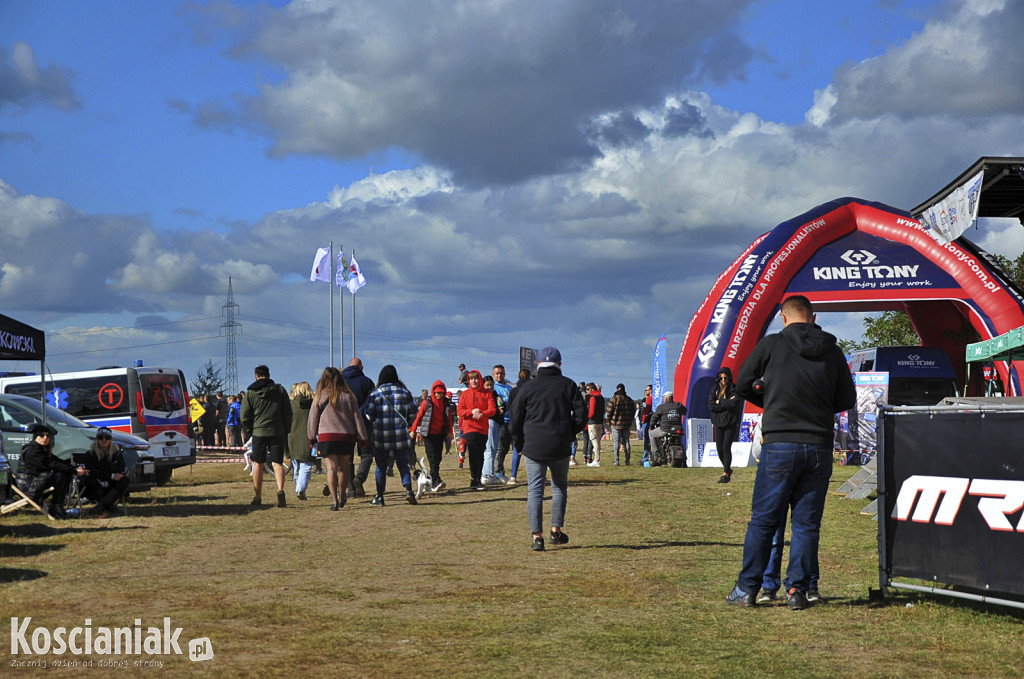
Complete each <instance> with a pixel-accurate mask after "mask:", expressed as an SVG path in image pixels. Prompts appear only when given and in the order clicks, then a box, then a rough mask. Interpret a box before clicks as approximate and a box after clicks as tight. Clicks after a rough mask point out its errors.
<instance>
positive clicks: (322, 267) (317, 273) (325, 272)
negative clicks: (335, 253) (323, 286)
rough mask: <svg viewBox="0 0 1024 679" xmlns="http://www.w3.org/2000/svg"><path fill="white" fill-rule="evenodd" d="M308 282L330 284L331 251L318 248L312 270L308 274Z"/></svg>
mask: <svg viewBox="0 0 1024 679" xmlns="http://www.w3.org/2000/svg"><path fill="white" fill-rule="evenodd" d="M309 280H310V282H313V281H324V282H326V283H330V282H331V249H330V248H318V249H317V251H316V257H315V258H314V259H313V270H312V271H311V272H310V273H309Z"/></svg>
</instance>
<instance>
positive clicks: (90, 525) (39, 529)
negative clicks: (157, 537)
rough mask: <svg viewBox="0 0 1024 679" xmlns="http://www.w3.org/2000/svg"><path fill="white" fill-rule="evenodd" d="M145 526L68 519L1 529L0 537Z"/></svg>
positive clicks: (129, 528) (126, 528)
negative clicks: (113, 524) (112, 524)
mask: <svg viewBox="0 0 1024 679" xmlns="http://www.w3.org/2000/svg"><path fill="white" fill-rule="evenodd" d="M145 529H146V527H145V526H111V525H109V524H105V523H99V521H98V520H92V519H68V520H66V521H61V522H60V523H26V524H22V525H20V526H2V527H0V537H10V538H50V537H54V536H55V535H69V534H72V533H99V532H105V531H114V530H145Z"/></svg>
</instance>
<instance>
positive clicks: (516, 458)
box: [509, 446, 523, 478]
mask: <svg viewBox="0 0 1024 679" xmlns="http://www.w3.org/2000/svg"><path fill="white" fill-rule="evenodd" d="M522 457H523V456H522V455H520V454H519V451H518V450H516V448H515V446H512V469H511V471H512V473H511V474H509V476H511V477H512V478H515V477H516V472H518V471H519V460H520V459H522Z"/></svg>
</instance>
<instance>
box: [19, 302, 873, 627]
mask: <svg viewBox="0 0 1024 679" xmlns="http://www.w3.org/2000/svg"><path fill="white" fill-rule="evenodd" d="M780 316H781V317H782V321H783V330H782V332H780V333H777V334H774V335H768V336H766V337H764V338H763V339H762V340H761V341H760V342H759V343H758V344H757V346H756V347H755V349H754V350H753V352H752V353H751V355H750V356H749V357H748V358H747V360H746V361H745V362H744V363H743V365H742V366H741V367H740V370H739V373H738V376H737V378H736V380H735V381H734V380H733V375H732V371H731V370H730V369H729V368H728V367H723V368H722V369H721V370H719V371H718V374H717V375H716V379H715V384H714V386H713V387H712V388H711V390H710V392H709V394H708V410H709V411H710V413H711V420H712V423H713V426H714V438H715V443H716V448H717V450H718V455H719V458H720V460H721V463H722V466H723V473H722V476H721V477H720V478H719V483H729V482H730V480H731V477H732V473H733V470H732V456H731V449H732V445H733V443H734V442H735V441H736V439H737V434H738V429H739V424H740V421H741V418H742V412H743V403H744V401H749V402H751V403H753V404H755V405H756V406H758V407H761V408H763V410H764V415H763V417H762V419H761V424H760V431H761V435H760V437H758V440H757V441H755V446H758V447H759V448H760V456H759V464H758V468H757V476H756V479H755V485H754V491H753V498H752V503H751V518H750V522H749V524H748V527H747V532H746V537H745V541H744V546H743V563H742V567H741V570H740V573H739V576H738V578H737V581H736V585H735V587H734V589H733V591H732V592H731V593H730V594H729V595H728V597H727V598H726V602H727V603H729V604H734V605H740V606H754V605H756V604H758V603H766V602H770V601H773V600H774V599H775V598H776V597H777V591H778V589H779V587H780V586H784V587H785V590H786V597H787V601H788V603H789V607H790V608H791V609H793V610H802V609H804V608H806V607H808V606H809V605H810V604H811V603H813V602H815V601H819V600H820V594H819V593H818V579H819V575H820V574H819V571H818V556H817V554H818V541H819V533H820V525H821V517H822V512H823V508H824V501H825V494H826V492H827V490H828V483H829V479H830V477H831V472H832V435H833V416H834V414H835V413H838V412H841V411H843V410H846V409H849V408H852V407H853V406H854V403H855V400H856V393H855V390H854V387H853V380H852V377H851V374H850V370H849V367H848V366H847V364H846V361H845V358H844V357H843V355H842V352H841V351H840V350H839V348H838V347H837V345H836V341H835V337H834V336H832V335H830V334H829V333H826V332H824V331H823V330H822V329H821V328H820V327H819V326H817V325H816V324H815V322H814V321H815V317H814V314H813V312H812V309H811V304H810V302H809V301H808V300H807V299H806V298H804V297H802V296H799V295H794V296H792V297H789V298H787V299H786V300H785V301H784V302H783V304H782V307H781V312H780ZM561 366H562V357H561V353H560V352H559V351H558V349H557V348H555V347H546V348H544V349H543V350H541V351H540V353H539V355H538V363H537V374H536V375H531V374H530V373H529V372H528V371H526V370H522V371H520V373H519V376H518V377H519V379H518V381H517V382H516V384H515V385H513V384H511V383H510V382H508V381H507V380H506V371H505V367H504V366H502V365H500V364H499V365H495V366H494V367H493V368H492V370H491V374H490V375H487V376H484V375H483V374H482V373H481V372H480V371H479V370H467V369H466V366H465V364H460V366H459V371H460V372H459V377H458V382H459V384H460V385H463V387H464V388H463V389H461V390H460V393H459V395H458V398H457V399H453V398H452V396H453V394H452V393H451V392H449V391H448V389H447V388H446V386H445V383H444V382H443V381H442V380H437V381H435V382H434V383H433V384H432V385H431V388H430V389H429V390H426V389H424V390H423V391H422V392H421V394H420V396H419V398H415V397H414V396H413V394H412V393H411V392H410V390H409V389H408V388H407V387H406V385H405V384H404V383H403V382H402V380H401V379H400V378H399V375H398V371H397V369H396V368H395V366H393V365H385V366H384V367H383V368H382V369H381V370H380V373H379V375H378V377H377V381H376V383H374V381H373V380H371V379H370V378H368V377H367V376H366V375H365V374H363V364H362V361H361V360H360V359H358V358H353V359H352V361H351V362H350V364H349V366H348V367H346V368H345V370H343V371H342V370H338V369H337V368H334V367H331V366H328V367H327V368H325V369H324V370H323V372H322V374H321V376H320V379H319V381H318V383H317V385H316V388H315V389H314V388H312V387H311V386H310V384H309V383H308V382H299V383H296V384H293V385H292V387H291V389H290V390H285V388H284V387H283V386H282V385H280V384H278V383H276V382H274V380H272V379H271V377H270V370H269V368H268V367H267V366H265V365H260V366H257V367H256V368H255V370H254V381H253V382H252V384H250V385H249V386H248V387H247V388H246V389H245V391H244V392H242V393H241V394H240V395H239V396H237V397H236V396H234V395H232V396H229V397H227V398H226V399H224V404H225V407H224V408H220V407H219V405H218V403H219V399H220V398H221V397H222V394H218V395H217V396H216V397H213V396H211V397H210V398H209V399H208V405H209V407H207V408H206V409H205V412H204V414H203V417H208V418H209V419H208V420H207V422H206V423H204V424H202V435H203V437H204V439H206V437H207V436H210V437H211V439H212V441H214V442H216V441H222V442H224V445H228V443H229V442H230V443H231V444H232V445H233V444H234V443H235V442H238V441H239V440H240V439H241V438H242V434H243V432H244V433H245V435H246V436H248V437H250V439H249V442H248V443H247V444H246V445H247V446H248V447H249V448H250V449H251V453H250V455H251V463H252V464H251V469H252V484H253V498H252V501H251V503H250V504H251V505H252V506H253V507H259V506H260V505H262V502H263V497H262V487H263V477H264V474H265V465H269V469H270V470H271V471H272V474H273V477H274V482H275V484H276V490H277V506H278V507H285V506H286V505H287V500H286V493H285V489H284V486H285V477H286V474H287V473H288V472H290V473H292V475H293V477H294V483H295V495H296V497H297V498H298V499H299V500H306V499H307V495H306V491H307V489H308V486H309V483H310V479H311V475H312V471H313V469H314V468H315V467H318V466H321V465H322V468H323V471H324V472H325V474H326V477H327V478H326V483H325V485H324V489H323V494H324V496H326V497H328V498H330V500H331V506H330V509H331V511H339V510H340V509H342V508H343V507H345V505H346V503H347V501H348V500H349V499H350V498H358V497H363V496H365V494H366V493H365V490H364V487H363V486H364V484H365V482H366V481H367V479H368V476H369V469H370V464H371V462H372V463H373V464H374V465H375V470H374V482H375V490H374V496H373V498H372V500H371V501H370V504H371V505H374V506H378V507H380V506H384V505H385V492H386V488H387V479H388V477H389V476H391V475H393V473H394V472H393V471H392V469H393V468H397V471H398V476H399V478H400V482H401V484H402V488H403V489H404V491H405V500H406V502H408V503H409V504H412V505H415V504H417V503H418V498H419V497H420V496H421V494H420V492H418V491H415V490H414V489H413V483H414V474H416V475H420V476H422V477H424V478H425V479H427V480H428V482H427V484H426V487H427V490H428V491H430V492H434V493H436V492H440V491H443V490H445V489H446V487H447V483H446V482H445V481H444V480H443V479H442V478H441V461H442V455H443V454H444V452H445V451H448V450H450V448H451V445H452V443H453V441H454V440H456V439H458V440H460V442H462V443H464V452H465V457H467V458H468V462H469V471H470V474H469V476H470V480H469V488H470V489H472V490H484V489H485V488H486V487H487V486H492V485H506V484H515V483H517V474H518V473H519V467H520V464H521V463H522V462H523V461H525V467H526V483H527V514H528V519H529V524H530V536H531V548H532V549H533V550H535V551H543V550H544V549H545V544H546V543H547V544H554V545H564V544H567V543H568V542H569V536H568V534H567V533H565V531H564V530H563V528H564V524H565V513H566V505H567V496H568V472H569V467H570V466H572V465H575V464H578V463H577V460H576V453H577V451H578V447H579V446H580V445H581V443H580V440H579V438H578V436H579V435H580V434H581V433H582V434H583V436H582V446H583V463H584V464H586V465H587V466H588V467H600V466H601V452H602V451H601V448H602V441H603V439H604V435H605V432H606V428H608V429H610V431H611V443H612V449H613V455H612V458H613V462H612V464H613V465H619V464H622V463H624V464H625V465H630V464H631V461H632V456H631V450H630V438H631V431H632V428H633V426H635V427H636V430H637V435H638V440H639V441H641V442H642V443H643V447H644V453H643V462H644V464H653V463H657V462H658V461H660V460H664V459H665V457H664V453H665V449H666V447H668V446H670V444H671V443H672V442H671V441H667V440H666V439H667V438H668V437H669V436H675V435H676V432H678V431H679V425H680V423H681V420H682V417H683V416H685V414H686V408H685V407H684V406H683V405H682V404H681V403H679V402H678V401H676V400H675V398H674V396H673V394H672V393H671V392H667V393H665V395H664V402H663V403H660V404H657V405H655V404H653V403H652V391H651V386H650V385H648V386H647V388H646V389H645V391H644V395H643V397H642V398H640V399H639V400H636V401H634V400H633V399H632V398H630V397H629V396H628V394H627V393H626V389H625V386H624V385H623V384H618V385H616V388H615V392H614V394H613V395H612V397H611V398H609V399H607V401H606V399H605V398H604V396H603V394H602V390H601V387H600V386H599V385H597V384H595V383H593V382H590V383H583V382H580V383H579V384H577V383H575V382H574V381H573V380H571V379H569V378H568V377H565V376H564V375H563V374H562V370H561ZM221 414H223V420H222V419H221ZM208 432H211V433H209V434H208ZM31 434H32V441H31V442H30V443H28V444H27V445H26V446H25V447H24V449H23V451H22V457H21V465H20V467H19V470H18V477H17V485H18V487H19V488H20V489H22V490H23V491H24V492H26V493H27V494H28V495H30V496H38V495H39V494H40V493H42V492H43V489H44V488H47V489H50V488H52V489H53V495H52V497H54V498H63V497H65V496H66V495H67V491H68V488H69V485H70V483H72V482H73V481H74V480H75V479H78V483H79V485H80V487H81V493H82V495H83V496H85V497H89V498H91V499H92V500H94V501H95V502H96V507H95V508H94V510H93V512H94V513H95V514H96V515H98V516H107V515H109V513H111V512H112V511H114V508H115V506H116V503H117V502H118V500H119V499H120V498H121V497H122V496H123V495H124V493H125V492H126V490H127V487H128V480H127V478H126V477H125V464H124V459H123V456H122V454H121V451H120V448H119V447H118V446H117V444H116V443H113V442H112V440H111V432H110V430H109V429H106V428H100V429H99V430H98V431H97V435H96V440H95V442H94V444H93V446H92V448H91V449H90V450H89V451H88V454H86V455H85V456H84V459H82V460H81V461H76V462H67V461H64V460H61V459H58V458H57V457H55V456H54V455H53V454H52V448H53V435H54V431H53V429H52V428H50V427H48V426H46V425H38V426H36V427H35V428H33V429H32V431H31ZM208 440H209V439H208ZM418 444H419V445H422V446H423V447H424V450H425V455H424V459H425V461H426V464H425V465H423V467H424V468H421V469H419V470H416V468H415V467H416V460H415V449H416V446H417V445H418ZM459 450H460V454H459V462H460V467H462V463H463V459H464V458H463V454H462V448H461V444H460V448H459ZM510 450H511V451H512V460H511V464H510V466H509V469H510V471H511V475H510V476H506V475H505V462H506V460H507V456H508V452H509V451H510ZM357 452H358V456H359V466H358V468H357V467H356V466H355V456H356V454H357ZM286 458H287V459H289V460H290V466H289V469H288V470H286V468H285V466H284V461H285V459H286ZM549 475H550V484H551V489H552V491H551V496H552V498H551V512H550V521H549V526H548V527H549V530H548V532H547V533H546V535H545V531H544V521H543V509H544V508H543V505H544V492H545V488H546V486H547V482H548V476H549ZM53 508H54V512H55V513H56V514H57V515H58V516H60V514H61V513H62V507H61V506H60V503H59V502H55V503H54V504H53ZM790 510H791V520H792V533H791V544H790V558H789V565H788V569H787V573H786V578H785V580H781V566H780V563H781V557H782V546H783V541H784V534H785V524H786V518H787V513H790ZM545 537H546V541H545Z"/></svg>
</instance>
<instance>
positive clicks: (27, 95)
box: [0, 42, 81, 111]
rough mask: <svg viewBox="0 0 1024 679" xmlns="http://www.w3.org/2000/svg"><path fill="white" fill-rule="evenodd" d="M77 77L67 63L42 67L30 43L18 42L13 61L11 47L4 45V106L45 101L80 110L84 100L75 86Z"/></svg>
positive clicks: (0, 67)
mask: <svg viewBox="0 0 1024 679" xmlns="http://www.w3.org/2000/svg"><path fill="white" fill-rule="evenodd" d="M73 77H74V74H73V73H72V72H71V71H70V70H69V69H68V68H66V67H64V66H60V65H50V66H47V67H45V68H44V67H42V66H40V65H39V62H38V61H37V60H36V55H35V50H33V49H32V46H31V45H29V44H28V43H25V42H16V43H14V45H13V47H12V48H11V53H10V60H8V55H7V50H6V49H4V48H3V47H0V109H3V108H4V107H5V106H16V107H21V108H30V107H32V106H34V105H37V104H39V103H45V104H48V105H50V106H53V107H54V108H57V109H59V110H63V111H74V110H77V109H79V108H81V103H80V102H79V101H78V98H77V96H76V95H75V93H74V90H73V89H72V88H71V80H72V79H73Z"/></svg>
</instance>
